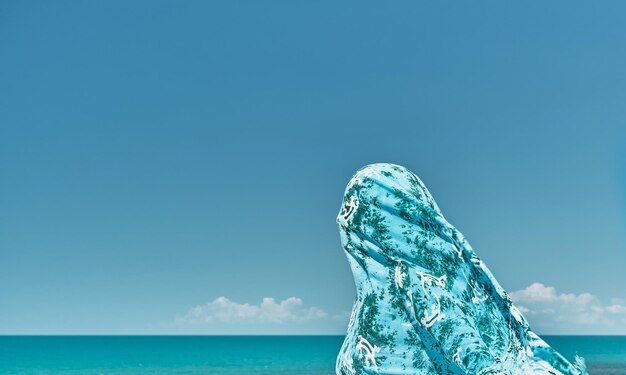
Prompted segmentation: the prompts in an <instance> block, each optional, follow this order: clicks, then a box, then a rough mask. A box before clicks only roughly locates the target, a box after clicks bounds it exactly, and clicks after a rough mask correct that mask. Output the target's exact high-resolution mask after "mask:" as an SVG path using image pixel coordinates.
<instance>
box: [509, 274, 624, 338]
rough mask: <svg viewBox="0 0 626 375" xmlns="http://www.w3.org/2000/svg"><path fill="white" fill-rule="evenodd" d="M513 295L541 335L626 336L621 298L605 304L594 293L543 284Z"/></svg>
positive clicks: (512, 297)
mask: <svg viewBox="0 0 626 375" xmlns="http://www.w3.org/2000/svg"><path fill="white" fill-rule="evenodd" d="M509 295H510V296H511V299H512V300H513V302H515V305H516V306H517V308H518V309H519V310H520V311H521V312H522V314H524V316H525V317H526V318H527V319H528V321H529V323H530V324H531V326H532V327H533V329H536V330H537V331H538V332H539V333H554V334H576V333H581V334H588V333H596V334H597V333H612V334H615V333H622V334H624V333H626V304H625V303H624V301H623V300H620V299H615V298H614V299H612V300H611V302H610V303H603V302H602V301H601V300H600V299H599V298H598V297H596V296H594V295H593V294H591V293H581V294H574V293H559V292H557V290H556V288H554V287H551V286H545V285H544V284H542V283H539V282H535V283H533V284H531V285H530V286H528V287H526V288H525V289H522V290H518V291H514V292H511V293H509Z"/></svg>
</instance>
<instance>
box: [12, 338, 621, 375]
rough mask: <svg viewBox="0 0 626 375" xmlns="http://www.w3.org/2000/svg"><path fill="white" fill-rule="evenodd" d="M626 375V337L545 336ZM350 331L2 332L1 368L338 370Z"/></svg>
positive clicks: (247, 374) (593, 369)
mask: <svg viewBox="0 0 626 375" xmlns="http://www.w3.org/2000/svg"><path fill="white" fill-rule="evenodd" d="M542 337H543V338H544V340H546V341H547V342H548V343H549V344H550V345H552V346H553V347H554V348H555V349H557V350H558V351H559V352H561V353H562V354H563V355H564V356H565V357H567V358H568V359H570V360H572V359H573V358H574V355H575V354H578V355H580V356H582V357H584V358H585V360H586V363H587V368H588V370H589V373H590V374H609V375H613V374H626V336H542ZM342 342H343V336H0V374H50V375H58V374H76V375H78V374H81V375H83V374H84V375H94V374H115V375H128V374H139V375H141V374H187V375H196V374H224V375H285V374H294V375H300V374H302V375H333V374H335V358H336V356H337V353H338V351H339V347H340V346H341V344H342Z"/></svg>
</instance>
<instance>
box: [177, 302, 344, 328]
mask: <svg viewBox="0 0 626 375" xmlns="http://www.w3.org/2000/svg"><path fill="white" fill-rule="evenodd" d="M329 318H333V316H331V315H329V314H328V313H327V312H326V311H324V310H322V309H320V308H317V307H315V306H310V307H307V306H305V305H304V302H303V301H302V299H300V298H298V297H289V298H287V299H284V300H282V301H280V302H277V301H276V300H275V299H274V298H271V297H265V298H263V300H262V301H261V303H260V304H258V305H254V304H248V303H238V302H234V301H231V300H230V299H228V298H226V297H224V296H222V297H218V298H216V299H215V300H213V301H211V302H209V303H207V304H205V305H198V306H195V307H192V308H191V309H189V310H188V311H187V312H186V313H185V314H183V315H177V316H176V318H175V322H176V324H179V325H185V324H211V323H265V324H282V323H292V322H295V323H298V322H309V321H314V320H324V319H329Z"/></svg>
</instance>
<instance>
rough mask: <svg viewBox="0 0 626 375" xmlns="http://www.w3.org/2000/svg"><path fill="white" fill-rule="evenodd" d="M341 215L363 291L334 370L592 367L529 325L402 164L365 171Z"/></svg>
mask: <svg viewBox="0 0 626 375" xmlns="http://www.w3.org/2000/svg"><path fill="white" fill-rule="evenodd" d="M337 222H338V224H339V227H340V234H341V242H342V246H343V249H344V251H345V253H346V255H347V257H348V261H349V263H350V266H351V268H352V272H353V274H354V280H355V283H356V288H357V298H356V301H355V303H354V307H353V310H352V316H351V319H350V323H349V326H348V330H347V335H346V338H345V341H344V343H343V346H342V347H341V351H340V352H339V355H338V357H337V366H336V372H337V374H341V375H351V374H357V375H361V374H385V375H399V374H586V370H585V366H584V362H583V360H582V359H581V358H579V357H577V358H576V361H575V363H570V362H568V361H567V360H566V359H565V358H564V357H563V356H562V355H560V354H559V353H557V352H556V351H555V350H554V349H552V348H551V347H550V346H549V345H548V344H546V342H545V341H543V340H542V339H541V338H540V337H539V336H537V335H536V334H535V333H534V332H533V331H531V330H530V327H529V326H528V323H527V322H526V319H525V318H524V317H523V316H522V314H521V313H520V311H519V310H518V309H517V308H516V307H515V306H514V305H513V303H512V302H511V299H510V298H509V296H508V295H507V293H506V292H505V291H504V290H503V289H502V287H501V286H500V285H499V284H498V282H497V281H496V280H495V279H494V277H493V275H492V274H491V272H490V271H489V269H488V268H487V267H486V266H485V264H484V263H483V262H482V261H481V260H480V258H478V256H476V253H475V252H474V250H473V249H472V248H471V246H470V245H469V243H468V242H467V241H466V240H465V238H464V237H463V235H462V234H461V233H460V232H459V231H458V230H457V229H456V228H455V227H453V226H452V225H451V224H450V223H448V222H447V221H446V220H445V219H444V217H443V215H442V213H441V211H440V210H439V208H438V207H437V204H436V203H435V201H434V200H433V197H432V196H431V194H430V193H429V192H428V190H427V189H426V187H425V186H424V184H423V183H422V182H421V181H420V179H419V178H418V177H417V176H416V175H415V174H413V173H411V172H410V171H408V170H407V169H406V168H404V167H401V166H398V165H393V164H373V165H369V166H366V167H364V168H362V169H360V170H359V171H358V172H357V173H356V174H355V175H354V177H352V179H351V180H350V182H349V184H348V186H347V188H346V191H345V195H344V199H343V203H342V207H341V210H340V213H339V215H338V217H337Z"/></svg>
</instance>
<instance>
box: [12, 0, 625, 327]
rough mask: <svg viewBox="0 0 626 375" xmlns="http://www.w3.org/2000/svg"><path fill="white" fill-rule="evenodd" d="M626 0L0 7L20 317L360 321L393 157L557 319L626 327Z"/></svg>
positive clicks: (521, 298) (535, 305) (47, 322)
mask: <svg viewBox="0 0 626 375" xmlns="http://www.w3.org/2000/svg"><path fill="white" fill-rule="evenodd" d="M625 7H626V6H625V5H624V4H623V3H620V2H603V3H602V4H590V3H586V2H577V1H567V2H566V1H551V2H548V3H545V2H540V1H531V2H525V3H507V4H503V3H495V2H471V3H451V2H444V3H436V2H428V3H415V2H398V3H392V4H382V3H379V2H368V1H358V2H343V3H336V2H324V1H323V2H302V1H273V2H239V1H228V2H202V1H187V2H183V3H181V2H160V1H149V2H148V1H135V2H132V3H129V2H121V1H120V2H115V1H111V2H97V1H93V2H62V1H60V2H54V3H51V2H13V3H8V2H4V3H2V4H0V82H1V84H0V285H1V288H0V334H53V333H63V334H98V333H104V334H118V333H124V334H133V333H141V334H156V333H192V334H193V333H342V332H343V331H344V329H345V326H346V323H347V318H346V313H347V312H349V310H350V309H351V306H352V302H353V299H354V292H355V291H354V283H353V280H352V276H351V273H350V270H349V267H348V264H347V261H346V259H345V257H344V255H343V253H342V250H341V247H340V244H339V235H338V230H337V227H336V224H335V216H336V214H337V212H338V210H339V206H340V202H341V198H342V194H343V191H344V188H345V185H346V184H347V182H348V180H349V178H350V177H351V175H352V173H354V171H356V169H358V168H359V167H361V166H363V165H365V164H369V163H374V162H393V163H397V164H402V165H404V166H406V167H408V168H409V169H411V170H413V171H414V172H415V173H417V174H418V175H419V176H420V177H421V178H422V180H423V181H424V182H425V183H426V185H427V186H428V187H429V189H430V190H431V192H432V193H433V195H434V197H435V199H436V200H437V202H438V204H439V206H440V207H441V209H442V210H443V212H444V214H445V215H446V217H447V218H448V220H449V221H450V222H452V223H453V224H454V225H455V226H457V227H458V228H459V229H460V230H461V231H462V232H463V233H464V234H465V236H466V237H467V238H468V240H469V241H470V243H471V244H472V245H473V247H474V248H475V250H476V251H477V253H478V254H479V255H480V256H481V257H482V258H483V259H484V260H485V262H486V263H487V265H488V266H489V267H490V268H491V270H492V271H493V273H494V274H495V276H496V277H497V278H498V280H499V281H500V282H501V283H502V285H503V286H504V287H505V289H507V290H509V291H510V292H511V293H512V295H513V296H514V298H515V299H516V301H517V302H518V304H519V305H520V306H522V307H523V311H525V312H526V316H527V317H528V319H529V320H530V322H531V325H532V327H533V328H535V329H536V330H537V331H538V332H540V333H625V334H626V307H625V306H626V292H625V291H624V288H623V286H624V285H626V272H624V268H625V266H626V241H625V240H626V225H625V219H626V218H625V215H624V209H625V207H626V200H625V198H626V194H625V192H626V186H625V185H626V152H625V150H626V147H625V146H626V106H624V103H626V70H625V69H624V66H626V29H625V28H624V25H623V17H622V16H623V14H624V11H626V9H624V8H625Z"/></svg>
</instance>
